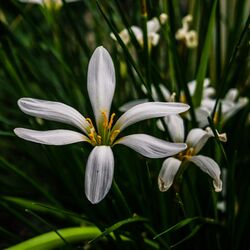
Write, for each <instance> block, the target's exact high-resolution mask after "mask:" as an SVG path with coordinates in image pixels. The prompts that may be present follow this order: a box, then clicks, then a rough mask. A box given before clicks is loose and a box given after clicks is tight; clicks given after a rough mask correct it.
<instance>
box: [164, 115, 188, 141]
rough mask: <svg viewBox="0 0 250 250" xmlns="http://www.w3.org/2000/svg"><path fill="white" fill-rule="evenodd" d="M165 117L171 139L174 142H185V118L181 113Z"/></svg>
mask: <svg viewBox="0 0 250 250" xmlns="http://www.w3.org/2000/svg"><path fill="white" fill-rule="evenodd" d="M163 119H164V122H165V123H166V125H167V127H168V132H169V135H170V136H171V139H172V140H173V141H174V142H184V136H185V129H184V122H183V119H182V118H181V117H180V116H179V115H168V116H165V117H164V118H163Z"/></svg>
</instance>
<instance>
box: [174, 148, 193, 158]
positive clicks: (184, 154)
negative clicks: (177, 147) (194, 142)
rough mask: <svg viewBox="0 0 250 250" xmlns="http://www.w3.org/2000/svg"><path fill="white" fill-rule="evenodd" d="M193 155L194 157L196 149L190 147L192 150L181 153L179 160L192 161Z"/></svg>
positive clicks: (188, 149) (178, 156)
mask: <svg viewBox="0 0 250 250" xmlns="http://www.w3.org/2000/svg"><path fill="white" fill-rule="evenodd" d="M193 155H194V148H192V147H190V148H187V149H186V150H185V151H183V152H180V153H179V154H178V155H177V158H178V159H179V160H180V161H184V160H188V159H190V158H191V157H192V156H193Z"/></svg>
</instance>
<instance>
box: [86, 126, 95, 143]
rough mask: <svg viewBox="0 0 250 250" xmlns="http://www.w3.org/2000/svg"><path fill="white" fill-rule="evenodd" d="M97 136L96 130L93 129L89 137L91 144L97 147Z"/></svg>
mask: <svg viewBox="0 0 250 250" xmlns="http://www.w3.org/2000/svg"><path fill="white" fill-rule="evenodd" d="M95 134H96V133H95V129H94V128H91V129H90V133H89V134H88V136H89V139H90V140H91V143H92V144H93V146H95V145H96V144H97V142H96V139H95Z"/></svg>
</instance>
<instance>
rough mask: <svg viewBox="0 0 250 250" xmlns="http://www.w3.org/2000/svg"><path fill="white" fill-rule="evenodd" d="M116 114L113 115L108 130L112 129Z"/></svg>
mask: <svg viewBox="0 0 250 250" xmlns="http://www.w3.org/2000/svg"><path fill="white" fill-rule="evenodd" d="M114 117H115V113H113V114H112V115H111V117H110V120H109V124H108V129H111V127H112V124H113V121H114Z"/></svg>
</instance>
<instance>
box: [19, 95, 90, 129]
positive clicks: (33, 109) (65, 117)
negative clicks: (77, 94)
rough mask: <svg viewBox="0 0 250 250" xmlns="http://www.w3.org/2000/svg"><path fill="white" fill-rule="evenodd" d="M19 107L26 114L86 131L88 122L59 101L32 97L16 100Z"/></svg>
mask: <svg viewBox="0 0 250 250" xmlns="http://www.w3.org/2000/svg"><path fill="white" fill-rule="evenodd" d="M18 106H19V108H20V109H21V110H22V111H23V112H24V113H25V114H28V115H31V116H35V117H39V118H43V119H47V120H51V121H57V122H62V123H67V124H70V125H73V126H75V127H77V128H79V129H81V130H82V131H83V132H85V133H87V132H86V129H87V128H88V126H89V124H88V122H87V121H86V119H85V118H84V117H83V116H82V115H81V114H80V113H79V112H78V111H77V110H75V109H74V108H72V107H70V106H68V105H66V104H63V103H61V102H51V101H45V100H39V99H34V98H21V99H19V100H18Z"/></svg>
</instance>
